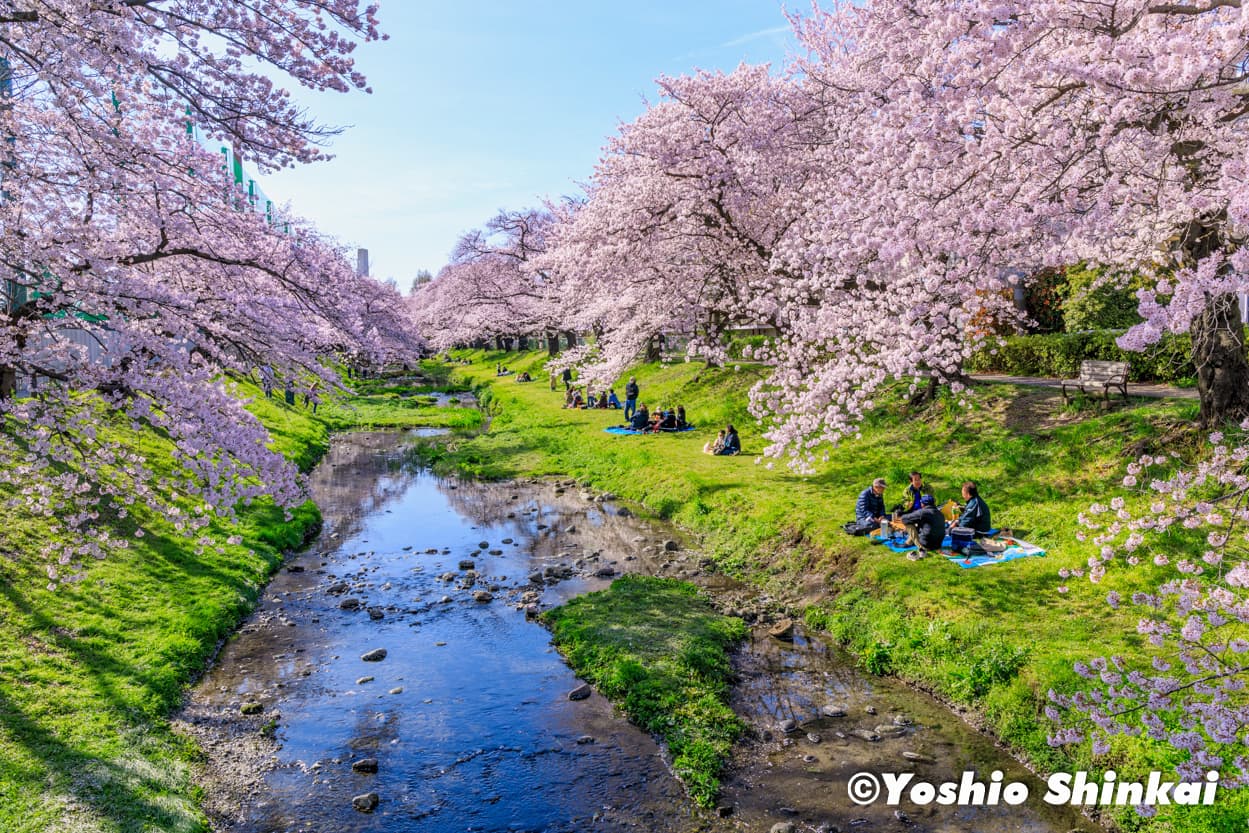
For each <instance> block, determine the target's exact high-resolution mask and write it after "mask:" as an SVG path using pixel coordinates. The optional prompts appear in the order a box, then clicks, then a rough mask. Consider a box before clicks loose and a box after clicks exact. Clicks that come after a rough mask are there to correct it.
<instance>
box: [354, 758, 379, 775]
mask: <svg viewBox="0 0 1249 833" xmlns="http://www.w3.org/2000/svg"><path fill="white" fill-rule="evenodd" d="M351 771H352V772H370V773H372V772H377V758H361V759H360V760H358V761H352V762H351Z"/></svg>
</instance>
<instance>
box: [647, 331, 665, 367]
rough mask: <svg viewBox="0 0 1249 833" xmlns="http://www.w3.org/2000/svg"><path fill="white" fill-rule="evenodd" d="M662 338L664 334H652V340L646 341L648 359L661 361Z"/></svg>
mask: <svg viewBox="0 0 1249 833" xmlns="http://www.w3.org/2000/svg"><path fill="white" fill-rule="evenodd" d="M661 338H662V336H651V337H650V340H649V341H647V342H646V361H648V362H657V361H659V344H660V341H659V340H660V339H661Z"/></svg>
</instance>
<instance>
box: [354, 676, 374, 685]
mask: <svg viewBox="0 0 1249 833" xmlns="http://www.w3.org/2000/svg"><path fill="white" fill-rule="evenodd" d="M371 682H373V678H372V677H361V678H359V679H358V680H356V685H364V684H365V683H371Z"/></svg>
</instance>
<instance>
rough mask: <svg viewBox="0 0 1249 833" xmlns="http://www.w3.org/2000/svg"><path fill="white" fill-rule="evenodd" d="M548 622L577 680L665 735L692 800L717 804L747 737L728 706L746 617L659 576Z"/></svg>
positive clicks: (565, 609)
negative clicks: (733, 656) (729, 764)
mask: <svg viewBox="0 0 1249 833" xmlns="http://www.w3.org/2000/svg"><path fill="white" fill-rule="evenodd" d="M543 619H544V620H545V621H546V623H547V624H548V625H550V627H551V632H552V634H553V636H554V642H555V644H556V646H558V647H559V649H560V652H561V653H562V654H564V656H565V657H566V658H567V659H568V664H569V665H571V666H572V668H573V670H574V671H576V672H577V676H579V677H581V678H583V679H585V680H589V681H590V682H592V683H594V685H595V686H596V687H597V688H598V689H599V691H601V692H602V693H603V694H604V696H606V697H608V698H610V699H612V700H613V701H615V702H617V703H619V704H620V707H621V708H622V709H623V710H624V713H625V714H626V715H628V717H629V719H630V720H632V721H633V722H635V723H637V724H638V725H639V726H641V727H643V728H644V729H646V730H647V731H649V732H653V733H655V734H657V735H659V736H660V737H662V738H663V739H664V741H665V742H666V743H667V744H668V749H669V751H670V752H671V753H672V768H673V770H674V771H675V772H676V773H677V774H678V775H679V776H680V777H681V780H682V782H684V784H685V786H686V789H688V790H689V792H690V795H691V796H692V797H693V798H694V800H695V801H697V802H698V803H699V804H702V805H704V806H709V805H710V804H711V802H712V801H714V800H715V797H716V793H717V792H718V790H719V787H720V782H719V780H718V777H717V776H718V775H719V773H720V769H721V767H722V766H723V764H724V761H725V760H727V759H728V756H729V753H730V752H731V751H732V749H733V742H734V741H735V740H736V739H737V737H738V735H739V734H740V733H741V730H742V724H741V721H739V720H738V719H737V716H736V715H735V714H733V710H732V709H730V708H729V707H728V705H727V699H728V691H729V676H730V674H731V667H730V664H729V658H728V651H729V649H730V648H732V646H733V645H734V644H735V643H737V642H739V641H740V640H742V639H743V638H744V637H745V636H746V626H745V624H744V623H743V622H742V620H740V619H732V618H729V617H727V616H720V615H719V614H717V613H716V612H715V610H714V609H713V608H712V607H711V604H710V603H709V602H708V601H707V600H706V599H705V598H703V597H702V596H701V595H700V594H699V592H698V588H696V587H695V586H694V585H692V584H689V583H687V582H681V581H674V580H671V579H662V578H654V577H651V576H625V577H624V578H620V579H617V580H616V581H614V582H612V585H611V587H610V588H608V589H607V590H602V591H600V592H598V593H590V594H588V595H585V596H579V597H578V598H575V599H573V600H572V601H570V602H568V603H567V604H565V605H563V606H562V607H558V608H555V609H554V610H550V611H547V612H546V613H545V614H543Z"/></svg>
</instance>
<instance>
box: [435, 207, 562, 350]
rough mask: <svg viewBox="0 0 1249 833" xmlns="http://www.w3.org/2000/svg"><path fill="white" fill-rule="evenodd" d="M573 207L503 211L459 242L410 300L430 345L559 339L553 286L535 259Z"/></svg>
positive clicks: (556, 298)
mask: <svg viewBox="0 0 1249 833" xmlns="http://www.w3.org/2000/svg"><path fill="white" fill-rule="evenodd" d="M572 210H574V209H573V206H572V205H571V204H568V205H564V206H547V207H545V208H543V209H527V210H523V211H501V212H500V213H499V214H497V215H495V216H494V217H492V218H491V219H490V220H489V221H488V222H487V223H486V225H485V226H484V227H483V228H480V229H474V230H472V231H470V232H468V233H466V234H464V235H463V236H461V238H460V239H459V241H458V242H457V243H456V247H455V250H454V251H453V252H452V256H451V262H450V263H449V264H447V266H445V267H444V268H443V269H442V271H440V272H439V273H438V276H437V277H436V278H434V280H432V281H430V282H429V283H428V284H425V285H424V286H421V287H418V288H417V289H416V290H415V291H414V293H413V295H412V298H411V299H410V303H411V305H412V310H413V315H414V317H415V318H416V320H417V322H418V326H419V327H420V329H421V331H422V332H423V333H425V335H426V337H427V338H428V339H429V342H430V344H431V346H433V347H434V349H437V350H445V349H447V348H449V347H453V346H455V345H460V344H470V343H472V342H474V341H478V340H481V339H493V338H511V337H515V336H541V337H546V338H548V340H550V341H551V343H552V344H553V343H554V342H555V341H557V340H558V337H559V336H558V333H559V331H560V330H561V329H565V328H563V327H562V326H561V324H562V321H561V318H560V314H559V307H558V303H559V297H558V287H557V286H556V284H555V283H554V282H553V281H552V279H551V277H550V276H549V275H548V274H546V273H545V272H543V271H542V270H541V269H535V268H533V261H534V259H535V258H537V257H538V256H540V255H541V254H542V253H543V252H544V251H545V250H546V246H547V236H548V234H549V232H550V229H551V227H552V226H553V225H554V224H555V223H556V221H557V216H565V215H567V214H568V212H570V211H572Z"/></svg>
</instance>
